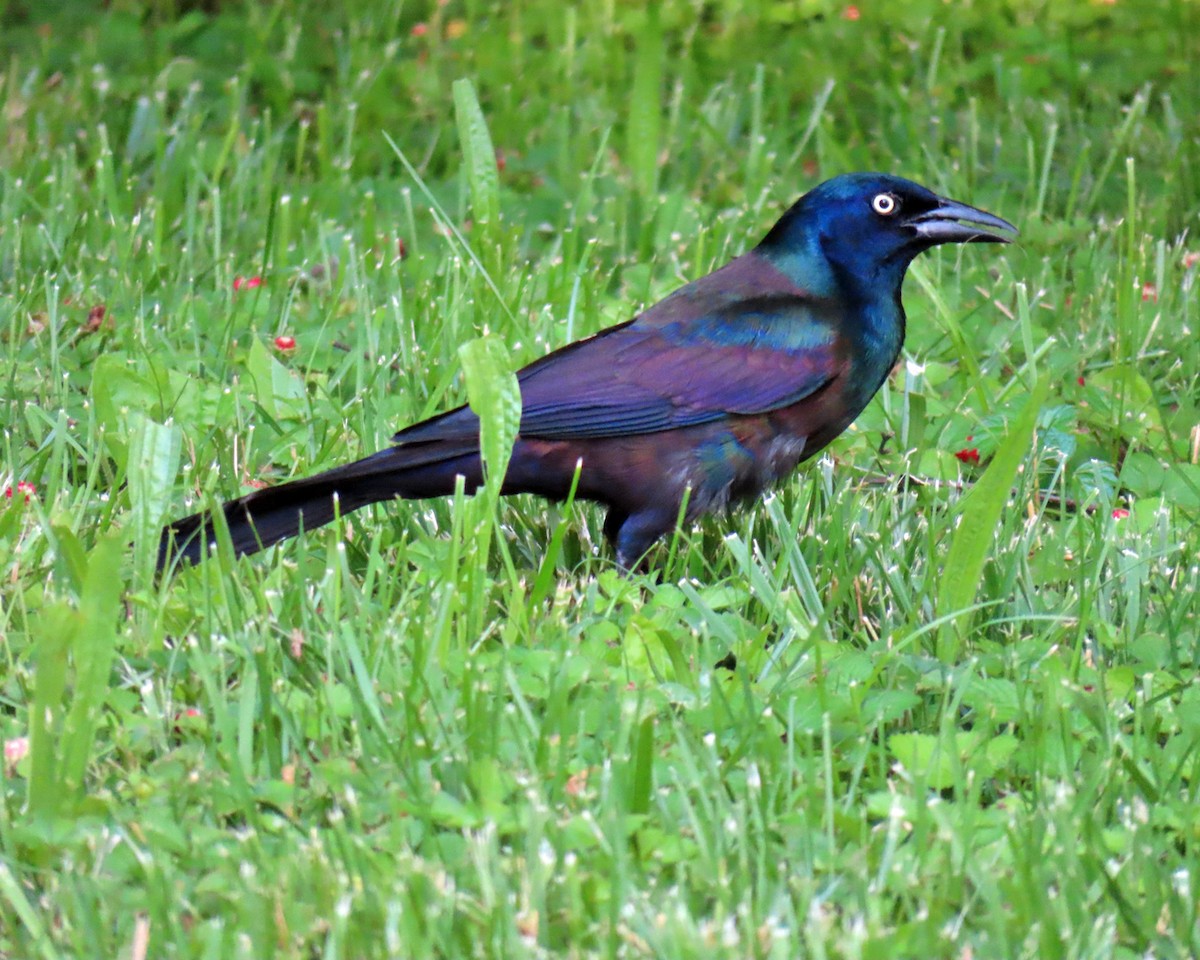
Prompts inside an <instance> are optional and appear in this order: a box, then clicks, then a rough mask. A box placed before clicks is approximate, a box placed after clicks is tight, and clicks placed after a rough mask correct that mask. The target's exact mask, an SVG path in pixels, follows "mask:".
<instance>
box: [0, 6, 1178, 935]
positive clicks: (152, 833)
mask: <svg viewBox="0 0 1200 960" xmlns="http://www.w3.org/2000/svg"><path fill="white" fill-rule="evenodd" d="M1198 37H1200V6H1198V5H1197V4H1195V3H1191V2H1186V0H1157V2H1152V0H1146V2H1130V0H1116V2H1083V0H1074V2H1060V0H1054V2H1041V3H1039V2H1015V0H1014V2H998V0H997V2H958V3H945V2H941V0H937V2H934V0H913V2H909V3H905V4H883V3H866V2H864V3H861V4H859V5H858V6H857V7H852V6H850V5H847V4H841V3H827V2H820V0H799V2H767V0H744V2H735V0H713V2H707V3H701V2H696V3H683V2H668V3H664V4H662V5H659V6H655V7H649V8H648V7H646V6H644V5H642V4H635V3H627V2H607V3H594V4H578V5H567V4H563V3H560V2H557V0H513V2H506V3H483V2H460V0H449V2H447V3H445V4H440V5H436V6H431V5H424V4H417V3H399V2H396V3H388V2H359V3H346V4H342V3H332V2H311V3H256V2H245V3H235V2H228V3H221V2H216V0H213V2H209V3H195V4H190V3H171V2H153V3H149V4H143V3H133V2H128V0H112V2H110V3H106V4H93V3H82V2H81V3H56V4H49V3H48V4H40V3H31V2H25V3H20V2H17V3H14V2H9V3H6V4H3V5H0V51H3V61H2V63H3V66H2V69H0V382H2V384H3V387H2V389H0V424H2V430H0V489H5V488H7V489H8V491H9V495H7V496H5V497H4V499H3V500H0V735H2V737H3V740H4V744H5V759H4V762H3V765H2V766H0V955H3V956H9V957H35V956H36V957H57V956H63V957H66V956H81V957H82V956H122V957H133V958H141V957H144V956H181V957H182V956H186V957H191V956H197V957H199V956H211V957H221V958H227V957H248V958H260V957H265V956H294V957H318V956H319V957H331V958H332V957H371V956H385V955H390V956H402V957H409V956H411V957H454V958H458V957H506V958H508V957H524V956H530V957H533V956H570V957H585V956H619V957H638V956H662V957H672V958H675V957H705V958H712V957H780V958H795V957H809V956H811V957H864V958H892V957H943V956H944V957H963V958H965V957H970V956H975V957H988V958H992V957H1135V956H1136V957H1142V956H1156V957H1175V956H1179V957H1185V956H1195V955H1197V954H1198V953H1200V926H1198V920H1197V910H1198V908H1197V896H1198V894H1197V884H1198V882H1200V881H1198V879H1197V876H1196V871H1197V867H1198V866H1200V856H1198V853H1197V848H1198V844H1200V814H1198V813H1197V809H1198V807H1197V791H1198V790H1200V752H1198V750H1197V744H1198V742H1200V689H1198V688H1197V687H1196V685H1195V683H1194V676H1195V671H1196V666H1197V657H1198V649H1197V644H1198V624H1197V600H1196V593H1197V587H1198V581H1200V573H1198V568H1197V561H1196V555H1197V548H1198V546H1200V522H1198V521H1200V466H1198V465H1197V461H1198V460H1200V428H1198V427H1197V420H1198V414H1197V408H1198V405H1200V338H1198V337H1197V331H1196V325H1197V322H1198V309H1197V297H1196V277H1197V270H1198V269H1200V268H1198V266H1197V262H1196V259H1197V258H1196V254H1197V252H1200V244H1198V243H1197V241H1196V240H1195V239H1194V237H1195V234H1196V230H1197V227H1198V226H1200V222H1198V219H1197V218H1198V215H1200V168H1198V164H1197V161H1198V157H1200V150H1198V136H1200V125H1198V120H1197V111H1196V105H1197V103H1198V102H1200V82H1198V81H1200V74H1198V67H1197V63H1198V61H1200V40H1198V39H1197V38H1198ZM460 80H466V81H468V82H466V83H458V84H457V85H456V83H455V81H460ZM856 169H880V170H887V171H891V172H896V173H900V174H904V175H908V176H911V177H913V178H914V179H917V180H920V181H922V182H924V183H926V184H928V185H930V186H932V187H933V188H935V189H937V190H939V191H942V192H945V193H947V194H949V195H951V196H954V197H956V198H960V199H963V200H966V201H968V202H971V203H974V204H977V205H979V206H982V207H985V208H987V209H990V210H993V211H995V212H997V213H999V214H1001V215H1003V216H1005V217H1007V218H1009V219H1011V220H1013V221H1014V222H1016V223H1018V224H1019V225H1020V227H1021V229H1022V237H1021V241H1020V243H1019V245H1017V246H1015V247H1011V248H1007V249H1005V250H997V249H995V248H986V249H980V248H968V249H961V250H959V249H954V250H944V251H940V252H938V253H936V254H934V255H932V256H929V257H926V258H923V260H922V261H921V262H920V263H919V264H918V265H917V267H916V268H914V270H913V271H912V274H911V276H910V279H909V282H908V292H907V306H908V312H909V319H910V330H909V338H908V343H907V346H906V356H905V362H904V363H903V364H901V366H900V367H899V368H898V369H897V371H896V373H895V375H894V376H893V377H892V379H891V380H890V382H889V383H888V384H887V386H886V387H885V389H884V390H883V391H882V393H881V394H880V396H879V397H878V398H877V399H876V401H875V402H874V403H873V404H872V405H871V407H870V408H869V410H868V411H867V412H866V413H865V414H864V415H863V417H862V418H861V419H860V421H859V423H858V424H857V425H856V428H855V429H854V430H852V431H851V432H849V433H848V434H847V435H846V436H845V437H844V438H842V439H841V440H839V441H838V442H837V443H836V444H835V445H834V446H833V447H832V448H831V449H830V451H829V455H828V457H826V458H823V459H822V460H821V461H820V462H819V463H816V464H813V465H811V466H809V467H808V468H806V469H804V470H803V471H801V472H800V474H799V475H798V476H797V477H796V478H794V479H793V480H792V481H789V482H788V483H787V484H786V485H785V486H784V487H783V488H782V489H781V490H779V491H778V492H777V493H776V494H775V495H773V496H772V497H770V498H769V499H768V500H767V501H766V502H765V503H763V504H761V505H758V506H757V507H755V508H753V509H747V510H743V511H739V512H737V513H735V514H734V515H732V516H730V517H727V518H716V519H714V520H712V521H709V522H706V523H705V524H704V525H703V526H702V527H700V528H698V529H696V530H683V531H680V533H679V535H678V536H677V537H676V538H675V540H674V542H673V543H672V544H670V545H668V546H664V547H663V548H661V550H660V552H659V553H658V554H657V556H656V563H657V565H658V568H659V570H660V571H661V577H660V578H657V577H633V578H622V577H620V576H618V574H617V572H616V571H615V570H614V568H613V564H612V560H611V557H610V555H609V554H608V552H607V551H606V550H605V549H604V548H603V547H602V546H601V545H600V537H599V524H600V519H601V518H600V516H599V514H598V512H597V511H595V510H594V509H593V508H591V507H589V506H587V505H582V504H580V505H566V506H555V505H547V504H545V503H543V502H540V501H536V500H533V499H521V498H518V499H515V500H512V501H506V502H504V503H501V504H499V505H497V504H496V503H495V502H494V498H493V497H492V496H490V495H489V494H487V493H486V492H485V493H484V494H482V495H481V496H479V497H478V498H475V499H469V498H457V499H455V500H454V501H453V502H436V503H429V504H397V505H391V506H387V507H380V508H374V509H372V510H369V511H366V512H365V513H364V514H361V515H356V516H355V517H353V518H352V519H351V520H350V521H348V522H346V523H344V524H342V525H340V526H339V527H336V528H331V529H328V530H322V531H319V532H316V533H314V534H312V535H310V536H308V537H307V538H305V539H304V540H302V541H300V542H296V543H291V544H288V545H286V546H284V547H282V548H280V549H278V550H274V551H272V552H270V553H269V554H267V555H265V556H261V557H257V558H254V559H253V560H249V561H242V562H239V563H233V562H231V561H230V560H229V558H228V557H226V558H223V559H219V560H217V561H214V562H211V563H209V564H206V565H205V566H203V567H202V568H200V569H198V570H195V571H192V572H188V573H186V574H184V575H183V576H181V577H179V578H178V579H177V580H175V581H174V582H171V583H166V584H158V583H155V581H154V579H153V576H152V568H153V562H154V552H155V541H156V530H157V528H158V526H159V524H160V523H161V522H162V520H163V519H164V517H166V516H168V515H174V514H178V513H180V512H183V511H184V510H187V509H189V508H194V507H195V506H196V505H197V504H199V503H201V502H204V501H206V500H208V499H210V498H215V497H228V496H233V495H236V494H237V493H239V492H240V491H243V490H245V489H248V488H249V485H252V484H254V483H258V482H263V481H266V482H274V481H278V480H279V479H282V478H285V477H288V476H291V475H298V474H305V473H309V472H312V471H314V470H317V469H320V468H322V467H325V466H329V465H332V464H335V463H339V462H342V461H344V460H347V459H349V458H352V457H354V456H358V455H361V454H363V453H366V452H370V451H372V450H375V449H377V448H379V447H380V446H381V445H383V444H384V443H386V442H387V438H388V437H389V436H390V434H391V433H392V432H393V431H394V430H395V429H396V428H398V427H399V426H402V425H404V424H406V423H409V422H412V421H413V420H415V419H417V418H419V417H423V416H425V415H427V414H429V413H431V412H433V411H435V410H438V409H441V408H444V407H445V406H447V405H448V404H452V403H457V402H461V401H462V400H463V399H465V398H466V396H467V392H468V390H469V391H471V392H472V393H473V394H475V395H476V396H487V395H489V391H491V393H492V394H493V395H497V396H503V391H504V388H505V384H506V383H507V382H508V381H507V380H506V379H505V376H506V371H507V369H508V366H507V365H509V364H516V363H519V362H525V361H528V360H530V359H533V358H535V357H537V356H539V355H540V354H542V353H543V352H544V351H545V350H547V349H549V348H551V347H554V346H557V345H560V344H563V343H565V342H567V341H569V340H571V339H574V338H577V337H579V336H582V335H585V334H587V333H590V332H592V331H594V330H596V329H598V328H600V327H602V326H604V325H607V324H609V323H612V322H616V321H619V320H623V319H626V318H627V317H629V316H631V315H632V314H633V313H635V312H636V311H637V310H638V309H639V308H640V307H642V306H644V305H646V304H648V303H651V302H653V301H654V300H655V299H657V298H659V297H661V296H662V295H664V294H666V293H667V292H669V291H670V290H671V289H672V288H674V287H676V286H677V285H679V284H681V283H683V282H685V281H687V280H689V279H691V278H694V277H696V276H699V275H700V274H702V273H704V272H706V271H708V270H710V269H711V268H713V267H714V266H716V265H718V264H720V263H721V262H723V261H724V260H726V259H728V258H729V257H731V256H732V255H734V254H735V253H737V252H739V251H741V250H744V249H745V248H746V247H747V246H748V245H750V244H752V243H753V242H755V241H756V240H757V238H758V237H759V236H761V234H762V233H763V232H764V231H765V229H766V228H767V227H768V226H769V225H770V223H771V222H772V221H773V219H774V217H775V216H777V215H778V214H779V213H780V212H781V211H782V210H783V209H784V208H785V206H786V205H787V204H788V203H790V202H791V200H793V199H794V198H795V197H796V196H798V195H799V194H800V193H802V192H803V191H804V190H805V189H807V188H808V187H810V186H812V185H813V184H815V183H816V182H818V181H819V180H821V179H823V178H825V177H827V176H831V175H834V174H837V173H841V172H844V171H847V170H856ZM255 278H261V281H262V282H261V284H258V283H257V282H256V280H255ZM485 333H487V334H490V335H491V338H490V339H489V340H487V341H484V342H483V343H482V344H477V345H475V346H473V347H472V348H470V349H469V350H468V351H467V352H465V353H464V354H460V353H459V347H460V345H462V344H464V343H467V342H469V341H472V340H474V339H475V338H477V337H479V336H481V335H483V334H485ZM278 338H284V339H278ZM287 338H292V339H294V341H295V345H294V347H290V348H289V346H288V345H289V342H290V341H289V340H288V339H287ZM464 369H465V370H466V372H467V376H466V377H465V379H464V377H463V371H464ZM497 391H498V393H497ZM1031 398H1032V402H1031ZM501 406H502V405H501ZM502 412H503V411H502V410H500V411H499V412H498V413H497V418H496V422H497V423H498V424H500V425H502V422H503V417H501V416H500V415H499V413H502ZM1023 413H1024V416H1022V414H1023ZM1035 426H1036V430H1035V431H1034V432H1033V434H1032V438H1031V437H1030V433H1029V429H1028V428H1033V427H1035ZM906 476H907V477H911V478H912V480H913V482H910V483H904V482H902V478H904V477H906ZM18 484H23V486H18ZM968 489H970V490H972V492H971V493H970V494H969V495H967V496H963V492H964V491H965V490H968ZM985 557H986V560H985V559H984V558H985ZM948 561H949V562H948ZM731 653H732V654H733V655H734V656H735V657H736V660H737V668H736V670H734V671H730V670H727V669H721V668H717V667H716V666H715V665H716V664H717V663H718V661H721V660H722V659H723V658H725V657H726V655H727V654H731Z"/></svg>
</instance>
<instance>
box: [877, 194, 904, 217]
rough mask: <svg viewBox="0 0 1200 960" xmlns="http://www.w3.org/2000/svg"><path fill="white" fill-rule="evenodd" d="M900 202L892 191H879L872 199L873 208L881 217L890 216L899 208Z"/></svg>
mask: <svg viewBox="0 0 1200 960" xmlns="http://www.w3.org/2000/svg"><path fill="white" fill-rule="evenodd" d="M899 206H900V202H899V201H898V200H897V199H896V198H895V197H893V196H892V195H891V194H890V193H877V194H875V199H874V200H872V201H871V209H872V210H874V211H875V212H876V213H877V214H879V215H880V216H881V217H890V216H891V215H892V214H893V213H895V212H896V210H897V209H898V208H899Z"/></svg>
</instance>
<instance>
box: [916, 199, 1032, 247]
mask: <svg viewBox="0 0 1200 960" xmlns="http://www.w3.org/2000/svg"><path fill="white" fill-rule="evenodd" d="M960 221H961V222H960ZM909 223H910V225H911V226H912V228H913V229H914V230H915V231H916V233H917V236H918V237H921V238H922V239H924V240H927V241H929V242H930V243H931V244H936V243H1011V242H1012V237H1006V236H1002V235H1000V234H996V233H989V232H988V231H987V230H985V229H983V228H984V227H991V228H993V229H995V230H1006V231H1008V232H1010V233H1011V234H1012V235H1013V236H1016V235H1017V233H1018V231H1017V228H1016V227H1014V226H1013V225H1012V224H1011V223H1009V222H1008V221H1007V220H1001V219H1000V218H999V217H996V216H993V215H992V214H990V213H987V212H986V211H984V210H979V209H978V208H976V207H969V206H967V204H965V203H959V202H958V201H957V200H947V199H945V198H944V197H939V198H938V205H937V206H936V207H934V208H933V209H932V210H929V211H926V212H925V213H922V214H920V215H919V216H916V217H913V219H912V220H910V221H909Z"/></svg>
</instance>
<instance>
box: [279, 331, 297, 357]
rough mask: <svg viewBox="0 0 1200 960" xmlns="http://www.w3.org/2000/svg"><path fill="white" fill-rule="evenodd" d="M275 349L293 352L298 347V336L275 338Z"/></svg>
mask: <svg viewBox="0 0 1200 960" xmlns="http://www.w3.org/2000/svg"><path fill="white" fill-rule="evenodd" d="M275 349H276V350H279V351H282V352H283V353H291V352H292V351H293V350H295V349H296V338H295V337H289V336H286V335H283V336H278V337H276V338H275Z"/></svg>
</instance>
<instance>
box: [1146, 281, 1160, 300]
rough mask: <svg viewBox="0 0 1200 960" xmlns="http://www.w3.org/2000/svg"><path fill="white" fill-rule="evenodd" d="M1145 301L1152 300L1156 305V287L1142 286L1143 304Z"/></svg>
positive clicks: (1149, 284) (1150, 284)
mask: <svg viewBox="0 0 1200 960" xmlns="http://www.w3.org/2000/svg"><path fill="white" fill-rule="evenodd" d="M1146 300H1153V301H1154V302H1155V303H1158V287H1156V286H1155V285H1154V284H1152V283H1143V284H1142V301H1143V302H1145V301H1146Z"/></svg>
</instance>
